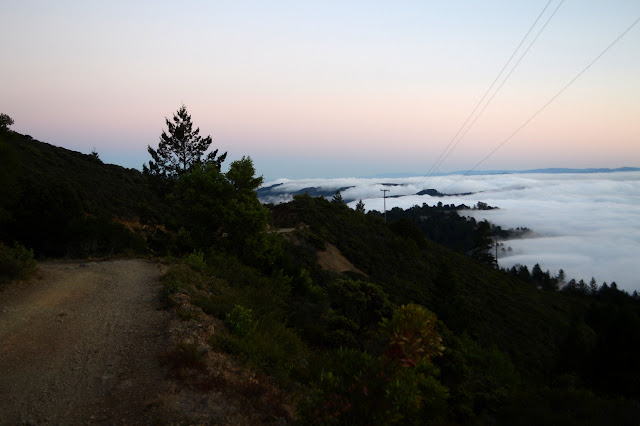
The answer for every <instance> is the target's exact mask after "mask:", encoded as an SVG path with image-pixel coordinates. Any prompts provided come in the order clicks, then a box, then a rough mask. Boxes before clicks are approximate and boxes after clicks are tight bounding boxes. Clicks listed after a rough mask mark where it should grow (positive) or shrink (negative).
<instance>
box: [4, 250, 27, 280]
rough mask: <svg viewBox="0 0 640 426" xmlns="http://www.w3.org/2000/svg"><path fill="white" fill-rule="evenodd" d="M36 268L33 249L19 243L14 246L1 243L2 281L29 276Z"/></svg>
mask: <svg viewBox="0 0 640 426" xmlns="http://www.w3.org/2000/svg"><path fill="white" fill-rule="evenodd" d="M35 269H36V261H35V259H34V257H33V250H31V249H28V248H26V247H24V246H22V245H20V244H18V243H15V244H14V245H13V247H9V246H6V245H4V244H2V243H0V281H10V280H14V279H24V278H27V277H28V276H29V275H30V274H31V273H33V271H35Z"/></svg>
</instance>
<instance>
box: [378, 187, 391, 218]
mask: <svg viewBox="0 0 640 426" xmlns="http://www.w3.org/2000/svg"><path fill="white" fill-rule="evenodd" d="M380 191H382V192H383V194H384V196H383V198H384V223H387V192H389V191H391V190H390V189H381V190H380Z"/></svg>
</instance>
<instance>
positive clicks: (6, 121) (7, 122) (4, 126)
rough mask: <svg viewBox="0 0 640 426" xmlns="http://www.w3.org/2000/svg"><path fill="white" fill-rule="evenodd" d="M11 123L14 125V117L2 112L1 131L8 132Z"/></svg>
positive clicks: (0, 118) (0, 115)
mask: <svg viewBox="0 0 640 426" xmlns="http://www.w3.org/2000/svg"><path fill="white" fill-rule="evenodd" d="M11 125H13V118H11V117H9V116H8V115H7V114H0V132H6V131H7V130H9V126H11Z"/></svg>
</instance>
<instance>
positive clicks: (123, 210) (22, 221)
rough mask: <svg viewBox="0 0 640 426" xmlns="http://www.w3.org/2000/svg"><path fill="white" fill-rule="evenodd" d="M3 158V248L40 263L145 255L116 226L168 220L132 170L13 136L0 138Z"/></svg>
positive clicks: (133, 239) (0, 214)
mask: <svg viewBox="0 0 640 426" xmlns="http://www.w3.org/2000/svg"><path fill="white" fill-rule="evenodd" d="M0 153H1V154H2V155H0V169H1V170H2V171H1V172H0V188H1V189H0V241H5V242H12V241H18V242H21V243H23V244H24V245H26V246H28V247H30V248H33V249H35V251H36V253H37V254H39V255H58V256H60V255H66V254H75V255H91V254H100V253H109V252H114V251H115V252H117V251H121V250H123V249H124V248H136V247H137V248H138V249H142V246H143V245H144V243H143V242H142V241H136V237H135V236H133V235H129V234H130V232H129V231H130V230H131V226H130V225H129V229H127V228H126V227H124V226H123V225H119V222H125V223H131V222H132V223H137V224H138V226H141V225H142V224H144V223H153V222H156V223H157V222H159V221H160V220H161V218H162V216H163V214H164V212H165V207H164V204H163V203H162V202H161V199H160V197H159V196H158V194H157V193H156V192H155V191H153V190H152V188H151V185H150V183H149V181H148V179H147V178H146V177H145V176H143V175H142V173H140V172H139V171H137V170H133V169H125V168H123V167H120V166H116V165H111V164H103V163H102V162H101V161H100V160H99V159H98V158H96V157H94V156H92V155H85V154H81V153H79V152H75V151H70V150H67V149H64V148H60V147H56V146H53V145H50V144H47V143H44V142H39V141H36V140H33V139H31V138H30V137H29V136H24V135H20V134H18V133H15V132H9V133H2V134H0ZM108 240H110V241H108Z"/></svg>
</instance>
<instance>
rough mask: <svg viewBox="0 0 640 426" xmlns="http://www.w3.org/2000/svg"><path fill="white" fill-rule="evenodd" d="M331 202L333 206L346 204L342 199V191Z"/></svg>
mask: <svg viewBox="0 0 640 426" xmlns="http://www.w3.org/2000/svg"><path fill="white" fill-rule="evenodd" d="M331 202H332V203H333V204H344V200H343V199H342V194H341V193H340V191H336V195H334V196H333V198H332V199H331Z"/></svg>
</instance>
